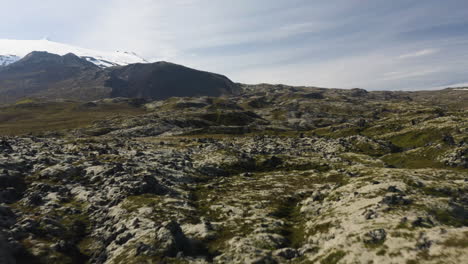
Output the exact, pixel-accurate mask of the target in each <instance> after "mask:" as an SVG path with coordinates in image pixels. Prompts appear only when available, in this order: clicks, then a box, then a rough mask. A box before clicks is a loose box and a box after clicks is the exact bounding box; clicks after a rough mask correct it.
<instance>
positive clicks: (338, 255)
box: [320, 250, 346, 264]
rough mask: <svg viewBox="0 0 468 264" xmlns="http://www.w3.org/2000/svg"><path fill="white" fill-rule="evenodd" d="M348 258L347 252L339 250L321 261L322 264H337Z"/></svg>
mask: <svg viewBox="0 0 468 264" xmlns="http://www.w3.org/2000/svg"><path fill="white" fill-rule="evenodd" d="M345 256H346V252H344V251H342V250H337V251H335V252H332V253H330V254H329V255H328V256H327V257H326V258H324V259H322V260H321V261H320V263H321V264H336V263H338V261H340V260H341V259H343V258H344V257H345Z"/></svg>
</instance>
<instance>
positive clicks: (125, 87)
mask: <svg viewBox="0 0 468 264" xmlns="http://www.w3.org/2000/svg"><path fill="white" fill-rule="evenodd" d="M238 92H239V87H238V85H236V84H235V83H233V82H232V81H231V80H229V79H228V78H227V77H225V76H222V75H219V74H214V73H209V72H203V71H198V70H194V69H190V68H187V67H184V66H181V65H177V64H172V63H167V62H156V63H147V64H144V63H140V64H130V65H126V66H115V67H108V68H101V67H99V66H97V65H95V64H94V63H92V62H90V61H88V60H86V58H81V57H78V56H76V55H74V54H71V53H69V54H66V55H63V56H60V55H56V54H51V53H47V52H32V53H30V54H28V55H27V56H25V57H24V58H22V59H21V60H19V61H17V62H15V63H12V64H9V65H7V66H3V67H2V66H0V104H8V103H9V104H11V103H15V102H17V101H18V100H22V99H25V98H39V99H42V100H53V99H70V100H75V101H77V100H78V101H90V100H97V99H103V98H108V97H132V98H145V99H151V100H155V99H166V98H169V97H171V96H220V95H226V94H236V93H238Z"/></svg>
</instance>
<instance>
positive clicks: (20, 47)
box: [0, 39, 150, 68]
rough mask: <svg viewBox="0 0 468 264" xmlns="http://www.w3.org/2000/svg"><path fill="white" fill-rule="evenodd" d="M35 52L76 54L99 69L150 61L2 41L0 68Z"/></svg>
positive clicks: (32, 42) (63, 46) (55, 45)
mask: <svg viewBox="0 0 468 264" xmlns="http://www.w3.org/2000/svg"><path fill="white" fill-rule="evenodd" d="M33 51H46V52H49V53H53V54H57V55H65V54H67V53H73V54H76V55H77V56H78V57H81V58H84V59H86V60H87V61H89V62H92V63H94V64H96V65H98V66H99V67H102V68H105V67H111V66H122V65H128V64H131V63H148V62H150V61H148V60H146V59H144V58H142V57H140V56H139V55H137V54H136V53H134V52H121V51H115V52H106V51H97V50H93V49H86V48H81V47H76V46H72V45H68V44H63V43H59V42H54V41H50V40H48V39H41V40H14V39H0V66H6V65H9V64H11V63H14V62H16V61H18V60H20V59H21V58H23V57H24V56H26V55H27V54H29V53H31V52H33Z"/></svg>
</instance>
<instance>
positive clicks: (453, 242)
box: [442, 231, 468, 248]
mask: <svg viewBox="0 0 468 264" xmlns="http://www.w3.org/2000/svg"><path fill="white" fill-rule="evenodd" d="M442 244H443V245H444V246H446V247H455V248H468V231H465V232H463V234H462V237H456V236H455V237H451V238H449V239H447V240H445V242H443V243H442Z"/></svg>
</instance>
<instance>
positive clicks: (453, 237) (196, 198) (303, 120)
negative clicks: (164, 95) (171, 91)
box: [0, 85, 468, 264]
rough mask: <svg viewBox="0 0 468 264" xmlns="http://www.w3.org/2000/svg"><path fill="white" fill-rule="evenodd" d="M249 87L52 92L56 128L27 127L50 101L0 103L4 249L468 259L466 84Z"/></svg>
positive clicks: (17, 256)
mask: <svg viewBox="0 0 468 264" xmlns="http://www.w3.org/2000/svg"><path fill="white" fill-rule="evenodd" d="M242 89H243V91H242V93H240V94H239V95H235V96H226V97H188V98H177V97H173V98H169V99H167V100H159V101H143V100H134V99H124V98H117V99H104V100H98V101H93V102H88V103H76V102H66V101H65V102H55V103H54V106H53V107H62V108H64V109H66V111H67V115H64V116H55V117H54V116H52V117H50V116H49V117H48V118H49V119H48V122H49V123H53V124H55V126H54V127H51V128H50V129H44V128H43V127H41V129H38V127H37V126H35V125H34V124H36V122H38V120H40V119H41V118H44V117H45V116H46V114H45V112H41V111H39V110H38V109H47V107H52V106H50V104H51V103H38V102H23V103H22V104H20V105H16V106H9V107H3V108H0V120H4V121H3V122H4V124H8V126H9V127H14V128H15V129H12V130H8V129H7V127H5V126H3V127H0V133H3V135H4V136H3V137H2V139H1V140H0V259H1V260H3V263H8V264H10V263H323V264H326V263H463V259H466V258H467V257H468V255H467V252H468V251H467V248H468V221H467V219H468V196H467V194H468V155H467V153H468V105H466V102H467V101H468V92H467V91H463V90H455V89H447V90H442V91H432V92H367V91H365V90H361V89H353V90H339V89H320V88H309V87H289V86H273V85H257V86H246V85H245V86H243V87H242ZM68 105H70V106H68ZM65 106H68V107H67V108H65ZM12 109H21V115H16V116H15V115H14V113H15V111H12ZM93 109H102V111H101V112H103V113H107V111H108V109H114V111H113V114H108V115H100V116H96V115H95V114H92V113H97V112H99V111H96V112H93ZM105 109H107V110H105ZM43 111H46V110H43ZM108 112H109V113H110V111H108ZM2 113H7V114H4V115H3V116H2ZM35 115H37V116H35ZM83 116H86V118H84V117H83ZM2 118H3V119H2ZM73 120H80V122H73ZM5 122H6V123H5ZM70 124H73V125H70Z"/></svg>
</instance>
